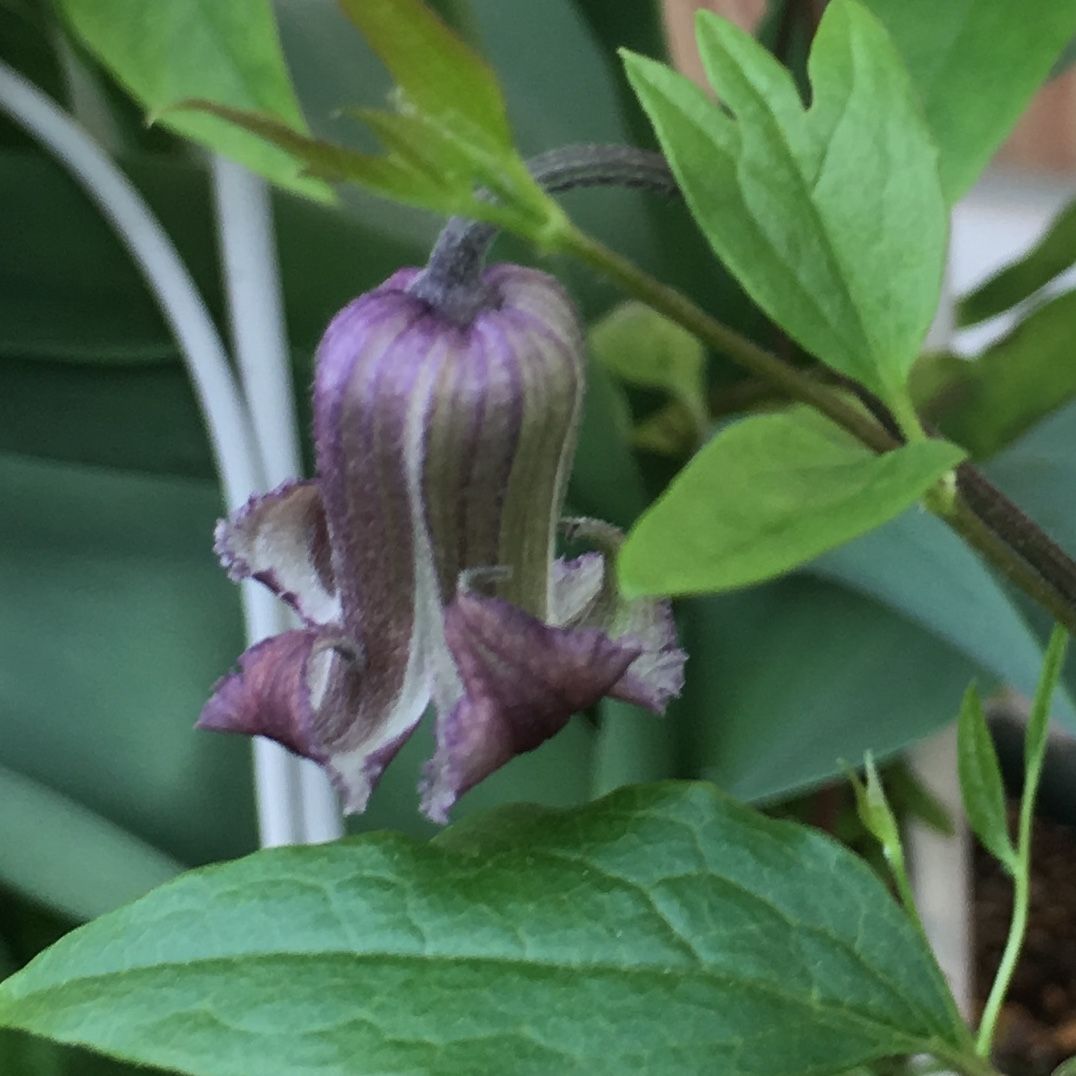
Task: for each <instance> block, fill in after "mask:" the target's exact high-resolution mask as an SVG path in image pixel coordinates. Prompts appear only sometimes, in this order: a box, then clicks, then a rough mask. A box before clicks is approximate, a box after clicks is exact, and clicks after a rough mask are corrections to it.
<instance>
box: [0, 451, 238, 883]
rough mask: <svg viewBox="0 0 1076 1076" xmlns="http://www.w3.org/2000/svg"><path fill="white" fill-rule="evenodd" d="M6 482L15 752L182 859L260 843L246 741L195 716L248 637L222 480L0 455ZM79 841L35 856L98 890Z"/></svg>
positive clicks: (29, 768) (2, 703) (55, 784)
mask: <svg viewBox="0 0 1076 1076" xmlns="http://www.w3.org/2000/svg"><path fill="white" fill-rule="evenodd" d="M0 497H2V498H3V503H4V505H5V509H4V512H3V513H2V514H0V592H2V593H3V595H4V601H3V602H2V603H0V638H2V639H3V640H4V667H5V668H6V669H8V670H10V673H9V675H7V676H6V677H5V680H4V690H3V695H2V699H0V725H2V727H3V730H4V738H3V744H4V765H5V766H7V767H9V768H11V769H13V770H16V771H18V772H19V773H21V774H23V775H24V776H25V777H28V778H31V779H32V780H34V781H36V782H38V783H39V784H40V785H43V786H46V787H50V788H52V789H56V790H62V792H63V794H64V795H65V796H66V797H68V798H69V799H71V800H74V801H76V802H78V803H80V804H81V805H82V806H83V807H85V808H86V809H88V810H90V811H92V812H93V813H94V814H95V815H98V816H100V817H102V818H106V819H109V820H110V821H111V822H113V823H115V824H116V825H117V826H119V827H121V828H122V829H123V830H124V831H126V832H128V833H130V834H132V835H134V836H137V837H138V838H140V839H141V840H142V841H145V842H146V843H147V844H149V845H150V846H152V847H154V848H158V849H160V850H161V851H162V852H164V853H167V854H169V855H171V856H174V857H175V858H177V859H179V860H181V861H183V862H186V863H199V862H205V861H206V860H209V859H219V858H223V857H227V856H233V855H241V854H242V853H243V852H245V851H248V850H250V849H251V848H253V847H255V844H256V837H255V828H254V817H253V814H254V812H253V804H252V801H251V799H252V798H251V794H250V788H251V785H250V762H249V759H250V752H249V748H248V746H247V745H246V744H244V743H242V742H239V741H236V742H235V743H232V742H229V741H228V740H227V739H225V738H223V737H209V736H205V735H196V734H195V733H194V732H193V731H192V728H191V726H192V725H193V723H194V720H195V719H196V717H197V715H198V711H199V709H200V708H201V706H202V703H203V702H204V701H205V697H206V691H207V689H208V687H209V686H210V685H211V684H212V683H213V680H214V679H215V678H216V677H218V676H220V675H221V674H222V673H224V672H225V671H226V670H227V669H228V667H229V665H230V664H231V663H232V662H233V661H234V660H235V657H236V655H237V654H238V653H239V651H240V649H242V631H241V623H240V616H239V606H238V596H237V594H236V592H235V588H234V587H233V586H231V585H230V584H229V583H228V582H227V580H226V579H225V578H224V577H223V574H222V573H221V571H220V569H219V568H218V567H217V565H216V564H215V563H214V558H213V555H212V551H211V548H210V541H211V535H212V528H213V523H214V521H215V519H216V517H217V516H218V515H219V514H220V508H221V505H220V497H219V493H218V491H217V489H216V487H215V486H213V485H208V484H205V483H200V482H191V481H184V480H179V479H171V478H169V479H161V478H149V477H145V476H140V475H139V476H132V475H124V474H122V473H111V472H106V471H97V470H94V469H93V468H88V467H77V466H58V465H55V464H44V463H41V462H40V461H33V460H27V459H25V458H19V457H12V456H0ZM46 834H47V836H48V838H49V841H48V844H47V845H46V844H45V843H44V842H45V837H46ZM73 839H74V836H73V833H72V832H71V831H69V830H67V829H64V828H56V827H51V828H50V829H49V830H47V831H44V830H43V831H42V832H41V840H42V847H41V850H40V851H41V854H42V855H43V856H46V855H48V856H51V857H52V859H53V860H54V861H55V862H54V863H53V864H52V869H54V870H55V872H56V875H55V876H54V877H60V876H61V875H60V872H61V870H62V869H63V868H64V867H65V866H66V867H67V868H68V869H69V873H67V874H66V876H64V882H65V885H67V886H68V887H70V888H69V889H68V893H70V892H71V888H73V887H76V886H78V885H79V884H85V885H87V894H88V896H91V897H92V898H93V899H94V900H98V899H99V898H100V895H101V893H103V892H104V889H105V886H104V883H103V882H98V883H97V886H100V888H97V887H96V886H95V890H96V892H94V890H91V889H90V888H89V885H90V883H89V881H88V880H87V879H85V878H83V874H84V872H85V870H86V865H85V861H84V859H83V858H82V857H81V853H80V851H79V850H78V848H77V847H75V846H74V845H73V844H72V843H71V842H72V840H73Z"/></svg>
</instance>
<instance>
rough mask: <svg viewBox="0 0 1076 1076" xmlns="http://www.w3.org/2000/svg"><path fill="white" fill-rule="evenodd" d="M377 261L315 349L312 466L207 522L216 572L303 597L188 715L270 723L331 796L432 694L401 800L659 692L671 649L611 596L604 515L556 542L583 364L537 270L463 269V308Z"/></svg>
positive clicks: (666, 629)
mask: <svg viewBox="0 0 1076 1076" xmlns="http://www.w3.org/2000/svg"><path fill="white" fill-rule="evenodd" d="M420 279H421V274H420V272H419V270H415V269H404V270H401V271H399V272H397V273H396V274H395V275H394V276H392V277H391V278H390V279H389V280H388V281H386V282H385V283H384V284H383V285H382V286H380V287H379V288H377V289H376V290H374V291H372V292H369V293H368V294H366V295H364V296H362V297H360V298H358V299H356V300H355V301H354V302H352V303H351V304H349V305H348V306H347V307H345V308H344V309H343V310H342V311H341V312H340V313H339V314H338V315H337V316H336V318H335V319H334V320H333V322H332V323H331V324H330V326H329V328H328V330H327V332H326V334H325V337H324V339H323V340H322V342H321V344H320V346H319V349H318V353H317V370H316V377H315V386H314V412H315V419H314V432H315V443H316V460H317V478H316V479H315V480H313V481H297V482H294V483H289V484H286V485H284V486H282V487H280V488H279V489H276V490H274V491H273V492H272V493H269V494H267V495H266V496H259V497H253V498H251V500H250V501H249V502H248V503H247V504H246V506H245V507H244V508H242V509H241V510H240V511H239V512H237V513H235V514H234V515H233V516H232V517H231V518H230V519H227V520H223V521H222V522H221V523H220V524H219V526H218V529H217V534H216V550H217V553H218V555H219V556H220V559H221V561H222V563H223V564H224V566H225V568H226V569H227V571H228V574H229V576H230V577H231V578H232V579H234V580H237V581H238V580H242V579H246V578H252V579H256V580H258V581H259V582H261V583H263V584H264V585H265V586H267V587H269V588H270V589H271V590H273V591H274V592H275V593H276V594H277V595H278V596H279V597H280V598H281V600H283V601H285V602H287V603H288V604H289V605H290V606H291V607H292V608H293V609H294V610H295V611H296V612H297V613H298V614H299V616H300V617H301V618H302V622H303V626H302V627H299V628H297V629H295V630H293V631H287V632H284V633H283V634H281V635H278V636H275V637H273V638H270V639H267V640H265V641H264V642H261V643H259V644H257V645H256V646H254V647H252V648H251V649H249V650H248V651H247V652H246V653H245V654H243V655H242V656H241V657H240V659H239V664H238V669H237V670H236V671H235V672H233V673H231V674H230V675H228V676H225V677H224V678H223V679H222V680H220V681H219V682H218V683H217V685H216V686H215V688H214V691H213V695H212V698H211V699H210V700H209V702H208V703H207V705H206V707H205V709H204V710H203V713H202V716H201V718H200V720H199V726H200V727H201V728H208V729H214V730H220V731H228V732H241V733H246V734H250V735H255V734H257V735H262V736H268V737H270V738H271V739H274V740H276V741H277V742H279V743H281V744H283V745H284V746H285V747H287V748H289V749H290V750H292V751H294V752H296V753H297V754H299V755H302V756H304V757H306V758H309V759H313V760H314V761H316V762H318V763H319V764H321V765H322V766H323V767H324V768H325V769H326V770H327V771H328V773H329V774H330V776H331V777H332V779H333V781H334V783H335V785H336V787H337V789H338V791H339V792H340V794H341V797H342V799H343V802H344V806H345V809H346V810H347V811H348V812H352V813H354V812H359V811H362V810H363V808H364V807H365V806H366V803H367V800H368V798H369V795H370V792H371V790H372V789H373V787H374V785H375V784H376V782H377V780H378V778H379V777H380V776H381V773H382V771H383V770H384V769H385V767H386V766H387V765H388V763H389V762H390V761H391V759H392V758H393V756H394V755H395V754H396V753H397V752H398V751H399V749H400V747H401V746H402V745H403V743H404V742H405V741H406V740H407V738H408V737H409V736H410V735H411V733H412V731H413V730H414V729H415V727H416V725H417V724H418V722H419V720H420V719H421V718H422V715H423V713H424V712H425V711H426V710H427V708H428V707H429V706H430V704H431V703H432V705H433V707H434V708H435V710H436V741H437V748H436V753H435V755H434V758H433V759H432V761H431V762H430V763H429V764H428V765H427V768H426V774H425V779H424V782H423V799H422V809H423V811H424V812H425V813H426V814H427V815H428V816H429V817H430V818H432V819H434V820H436V821H439V822H443V821H445V820H446V819H447V814H448V811H449V809H450V808H451V807H452V805H453V804H454V803H455V802H456V800H457V799H458V798H459V796H461V795H462V794H463V793H464V792H466V791H467V790H468V789H469V788H471V787H472V786H473V785H475V784H476V783H477V782H479V781H481V780H482V779H483V778H484V777H486V776H487V775H488V774H490V773H491V772H493V771H494V770H496V769H497V768H498V767H500V766H502V765H504V763H506V762H508V761H509V760H510V759H511V758H513V757H514V756H515V755H517V754H520V753H521V752H524V751H530V750H532V749H533V748H535V747H537V746H538V745H539V744H541V743H543V742H544V741H545V740H546V739H548V738H549V737H550V736H552V735H554V734H555V733H556V732H558V731H559V730H560V729H561V728H563V727H564V725H565V724H566V723H567V722H568V720H569V718H570V717H571V716H572V714H573V713H575V712H577V711H579V710H582V709H584V708H586V707H588V706H591V705H592V704H593V703H595V702H596V701H597V700H599V699H600V698H602V697H603V696H611V697H614V698H619V699H625V700H628V701H630V702H634V703H637V704H639V705H641V706H644V707H647V708H648V709H650V710H653V711H658V712H660V711H661V710H662V709H663V708H664V707H665V705H666V703H667V702H668V700H669V699H670V698H671V697H673V696H674V695H676V694H677V693H678V692H679V690H680V688H681V685H682V678H683V672H682V670H683V662H684V655H683V653H682V651H680V650H679V649H678V647H677V644H676V638H675V627H674V624H673V620H672V616H671V613H670V610H669V607H668V605H667V603H662V602H650V601H640V602H625V601H623V600H622V599H621V598H620V597H619V596H618V594H617V593H616V588H615V583H614V579H613V572H612V565H611V559H610V558H611V554H612V553H613V552H614V551H615V547H616V544H617V542H618V541H619V538H620V536H619V534H618V532H616V531H615V530H614V529H613V528H612V527H609V526H607V525H605V524H601V523H597V522H595V521H588V520H575V521H571V522H570V523H569V524H567V526H568V529H569V530H570V532H571V534H572V535H573V537H574V538H576V539H581V540H583V541H585V542H587V543H589V544H590V545H591V546H593V547H594V551H593V552H588V553H584V554H583V555H581V556H578V557H575V558H573V559H557V558H556V557H555V542H556V535H557V529H558V524H559V514H560V512H561V510H562V507H563V503H564V495H565V486H566V482H567V478H568V472H569V467H570V464H571V460H572V456H573V452H574V447H575V436H576V429H577V426H578V424H579V418H580V409H581V405H582V398H583V387H584V369H583V347H582V340H581V336H580V329H579V326H578V323H577V320H576V317H575V314H574V311H573V309H572V305H571V302H570V301H569V299H568V298H567V296H566V295H565V293H564V292H563V290H562V289H561V288H560V286H559V285H558V284H557V282H556V281H555V280H553V279H552V278H551V277H549V276H547V275H545V274H543V273H539V272H537V271H534V270H531V269H524V268H520V267H516V266H510V265H501V266H495V267H493V268H491V269H488V270H486V271H485V272H484V274H483V276H482V291H481V296H480V300H479V301H478V302H476V304H475V306H476V309H471V310H469V311H468V312H467V315H466V316H465V317H463V318H461V317H460V316H459V312H458V310H457V311H453V312H451V316H450V312H448V311H446V309H445V308H443V307H439V306H438V305H436V304H434V303H431V302H430V301H428V299H426V298H423V297H422V295H421V294H420V293H418V292H420V291H421V289H418V288H417V287H416V284H417V282H418V281H420Z"/></svg>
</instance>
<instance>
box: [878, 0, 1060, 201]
mask: <svg viewBox="0 0 1076 1076" xmlns="http://www.w3.org/2000/svg"><path fill="white" fill-rule="evenodd" d="M866 3H867V5H868V6H869V7H870V8H871V9H872V10H873V11H874V13H875V14H876V15H877V16H878V18H880V19H881V20H882V22H883V23H885V26H886V29H887V30H888V31H889V33H890V34H891V35H892V37H893V41H894V43H895V44H896V47H897V49H898V51H899V52H900V54H901V56H902V58H903V60H904V63H905V65H906V66H907V68H908V71H909V72H910V73H911V77H912V82H913V83H914V84H915V86H916V88H917V89H918V91H919V93H920V96H921V98H922V102H923V108H924V111H925V113H926V117H927V122H928V124H929V126H930V129H931V131H932V132H933V135H934V139H935V142H936V143H937V145H938V148H939V150H940V151H941V158H940V168H941V177H942V186H943V188H944V190H945V194H946V197H947V198H948V200H949V201H950V202H955V201H956V200H957V199H958V198H959V197H960V196H961V195H962V194H964V193H965V191H967V189H968V188H969V187H970V186H971V185H972V183H974V182H975V179H976V177H977V176H978V175H979V173H980V172H981V171H982V170H983V168H984V166H985V165H986V163H987V162H988V161H989V159H990V157H991V155H992V154H993V152H994V150H995V149H997V147H998V146H999V145H1000V144H1001V141H1002V139H1003V138H1004V137H1005V135H1006V134H1008V132H1009V130H1010V129H1011V128H1012V126H1013V124H1015V123H1016V120H1017V118H1018V117H1019V116H1020V114H1021V113H1022V112H1023V111H1024V109H1025V108H1026V107H1027V104H1028V102H1029V101H1030V100H1031V96H1032V94H1034V92H1035V91H1036V90H1037V89H1038V88H1039V86H1041V85H1042V83H1043V82H1045V81H1046V78H1047V76H1048V75H1049V73H1050V69H1051V68H1052V67H1053V65H1054V63H1055V62H1056V61H1057V60H1058V58H1059V57H1060V56H1061V54H1062V52H1063V51H1064V49H1065V46H1066V45H1067V44H1068V42H1069V40H1070V39H1071V38H1072V36H1073V34H1076V0H1024V2H1023V3H1019V4H1014V3H1012V0H974V2H972V0H962V2H958V3H946V4H941V5H939V4H937V3H935V2H934V0H866Z"/></svg>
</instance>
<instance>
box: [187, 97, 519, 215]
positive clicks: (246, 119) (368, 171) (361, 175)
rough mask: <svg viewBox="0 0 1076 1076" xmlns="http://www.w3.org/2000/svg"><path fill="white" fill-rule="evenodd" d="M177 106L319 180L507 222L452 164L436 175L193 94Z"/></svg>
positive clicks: (392, 157) (395, 158)
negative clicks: (240, 134) (259, 142)
mask: <svg viewBox="0 0 1076 1076" xmlns="http://www.w3.org/2000/svg"><path fill="white" fill-rule="evenodd" d="M179 104H180V107H179V111H183V112H187V111H191V112H197V113H205V114H206V115H210V116H215V117H217V118H219V119H221V120H224V121H226V122H228V123H231V124H234V125H236V126H237V127H238V128H240V129H241V130H244V131H248V132H250V133H251V134H253V135H257V136H258V137H259V138H263V139H265V140H266V141H267V142H269V143H271V144H272V145H274V146H278V147H280V149H282V150H284V151H285V152H286V153H289V154H290V155H291V156H292V157H293V158H294V160H295V161H296V162H298V164H297V165H296V167H298V165H299V164H301V165H302V166H303V168H304V170H305V171H306V172H307V173H309V174H310V175H314V176H318V177H319V178H321V179H325V180H328V181H331V182H334V183H342V182H345V181H350V182H353V183H358V184H359V185H360V186H362V187H365V188H366V189H367V190H369V191H372V192H373V193H375V194H379V195H382V196H384V197H386V198H393V199H395V200H397V201H400V202H403V203H405V204H407V205H415V206H419V207H421V208H423V209H431V210H433V211H435V212H439V213H464V212H466V213H468V214H474V215H481V216H483V217H484V218H485V219H490V220H496V221H497V222H502V221H504V220H505V212H504V210H503V208H502V207H498V206H492V205H491V206H488V207H486V208H482V209H480V207H479V204H478V203H477V202H476V200H475V199H474V198H473V196H472V193H471V182H470V180H469V178H467V177H461V176H460V174H459V173H458V171H457V170H456V169H454V168H451V167H450V168H448V169H447V170H446V172H444V173H443V174H441V175H438V174H435V172H434V170H433V169H431V168H428V167H420V166H419V165H420V162H417V161H414V160H411V159H408V160H404V159H403V158H402V157H400V156H399V155H397V154H390V155H389V156H381V157H379V156H376V155H374V154H369V153H358V152H356V151H355V150H352V149H348V148H347V147H346V146H342V145H338V144H336V143H335V142H326V141H324V140H323V139H319V138H312V137H311V136H309V135H306V134H303V133H302V132H300V131H296V130H295V129H294V128H292V127H290V126H289V125H288V124H285V123H281V122H280V121H279V120H277V119H275V118H273V117H272V116H267V115H265V114H264V113H261V112H255V111H252V110H250V109H242V108H231V107H229V106H227V105H221V104H217V103H215V102H213V101H207V100H204V99H196V98H191V99H188V100H184V101H181V102H180V103H179ZM377 115H378V116H381V115H383V114H381V113H377ZM389 118H390V119H391V118H392V117H389ZM408 123H409V121H408V119H407V118H404V119H403V120H402V121H401V125H402V126H406V125H407V124H408ZM397 144H398V143H397ZM390 148H391V147H390ZM456 160H457V155H456V154H455V152H453V154H452V162H453V163H455V162H456ZM421 163H422V164H428V162H421Z"/></svg>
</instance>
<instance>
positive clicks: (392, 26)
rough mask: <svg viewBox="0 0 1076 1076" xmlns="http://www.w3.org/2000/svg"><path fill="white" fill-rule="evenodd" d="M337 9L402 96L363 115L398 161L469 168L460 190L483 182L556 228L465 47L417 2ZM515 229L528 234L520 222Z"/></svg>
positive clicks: (491, 80)
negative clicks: (394, 108)
mask: <svg viewBox="0 0 1076 1076" xmlns="http://www.w3.org/2000/svg"><path fill="white" fill-rule="evenodd" d="M342 6H343V8H344V11H345V13H346V14H347V15H348V17H349V18H350V19H351V21H352V22H354V23H355V25H356V26H357V27H358V28H359V29H360V30H361V31H362V34H363V36H364V37H365V38H366V40H367V41H368V42H369V43H370V46H371V47H372V48H373V50H374V52H376V53H377V55H378V56H380V57H381V59H382V61H383V62H384V63H385V66H386V67H387V68H388V69H389V71H390V72H391V73H392V76H393V78H394V79H395V80H396V83H397V85H398V87H399V90H400V92H401V94H402V98H401V99H400V100H399V101H398V102H397V103H398V112H399V114H398V115H396V116H394V115H392V114H391V113H374V114H372V116H371V115H370V114H367V116H366V119H367V121H368V122H369V121H370V120H371V118H372V119H373V125H374V128H375V130H377V132H378V135H379V137H380V138H381V139H382V141H384V142H386V143H387V144H388V145H389V146H390V148H395V149H397V151H403V153H404V155H405V156H406V157H413V156H414V155H416V154H417V155H418V156H419V157H422V158H425V159H426V160H427V161H428V163H429V164H430V165H432V166H433V168H434V171H435V173H436V172H437V171H439V170H441V169H448V170H449V171H453V170H454V169H458V167H459V165H460V163H461V162H467V163H469V165H470V168H469V170H468V171H467V172H466V173H464V174H463V175H461V176H460V177H459V178H460V179H462V180H464V181H466V188H467V189H469V188H470V187H471V186H473V185H474V183H476V182H478V183H481V184H483V185H484V186H486V187H488V188H489V189H490V190H492V191H494V192H496V193H497V194H498V195H499V196H500V197H501V199H502V200H504V201H505V202H506V203H507V204H508V205H509V206H515V207H517V208H518V209H520V210H521V211H522V212H523V214H524V216H527V215H529V216H530V217H531V223H532V225H536V228H537V230H538V231H542V229H545V228H553V227H556V226H557V225H559V224H562V223H563V219H564V218H563V216H562V214H561V212H560V210H559V209H558V208H557V206H556V203H555V202H553V201H551V200H550V199H549V198H548V197H547V196H546V195H545V194H544V193H543V191H542V190H541V188H540V187H539V186H538V184H537V183H535V181H534V180H533V178H532V177H531V175H530V173H529V172H528V171H527V168H526V165H525V164H524V163H523V160H522V159H521V158H520V156H519V155H518V153H517V152H516V150H515V148H514V146H513V143H512V135H511V131H510V129H509V126H508V117H507V112H506V109H505V103H504V97H503V95H502V94H501V89H500V86H499V85H498V84H497V79H496V76H495V75H494V73H493V71H492V69H491V68H490V67H489V65H488V64H487V63H486V62H485V61H484V60H483V59H482V57H481V56H479V55H478V53H476V52H475V51H474V50H473V49H472V48H471V47H470V45H468V44H467V43H466V42H465V41H463V40H462V38H460V37H458V36H457V35H456V34H454V33H453V32H452V30H450V29H449V27H448V26H447V25H445V23H444V22H443V21H442V20H441V19H440V18H438V16H437V15H435V14H434V13H433V12H432V11H431V10H430V9H429V8H428V7H427V6H426V5H425V4H423V3H422V0H342ZM394 128H395V129H394ZM439 162H440V163H439ZM472 215H473V214H472ZM485 219H492V218H489V217H486V218H485ZM503 223H506V224H507V226H509V227H511V226H512V225H511V224H510V223H508V222H507V221H505V222H503ZM518 230H522V231H524V232H527V231H528V229H527V228H526V225H525V224H522V225H520V226H518ZM532 230H533V229H532Z"/></svg>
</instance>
